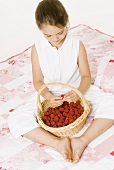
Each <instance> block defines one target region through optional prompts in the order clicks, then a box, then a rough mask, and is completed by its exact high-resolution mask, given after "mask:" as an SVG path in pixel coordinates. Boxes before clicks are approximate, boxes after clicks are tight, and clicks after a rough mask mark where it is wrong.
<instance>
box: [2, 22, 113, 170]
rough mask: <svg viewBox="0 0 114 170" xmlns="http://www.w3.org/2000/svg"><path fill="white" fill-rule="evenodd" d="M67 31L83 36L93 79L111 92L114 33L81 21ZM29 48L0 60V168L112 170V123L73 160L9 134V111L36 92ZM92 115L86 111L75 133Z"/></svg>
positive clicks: (86, 125)
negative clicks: (111, 34)
mask: <svg viewBox="0 0 114 170" xmlns="http://www.w3.org/2000/svg"><path fill="white" fill-rule="evenodd" d="M69 33H70V34H73V35H74V36H76V37H77V38H79V39H80V40H82V41H83V43H84V45H85V47H86V49H87V54H88V60H89V65H90V69H91V74H92V83H94V84H95V85H96V86H99V88H102V89H103V90H104V91H105V92H106V93H107V92H108V93H113V94H114V37H113V36H110V35H107V34H105V33H102V32H100V31H98V30H95V29H92V28H90V27H89V26H86V25H82V24H81V25H78V26H76V27H73V28H71V29H70V31H69ZM30 52H31V47H29V48H28V49H26V50H25V51H23V52H22V53H21V54H18V55H16V56H12V57H11V58H9V59H8V60H6V61H3V62H1V63H0V170H47V169H49V170H84V169H86V170H96V169H100V170H114V126H113V127H111V128H110V129H108V131H106V132H105V133H103V134H102V135H101V136H99V137H98V138H97V139H95V140H94V141H93V142H91V143H90V144H89V145H88V146H87V147H86V149H85V151H84V153H83V155H82V157H81V159H80V161H79V162H78V163H76V164H72V163H68V162H66V161H65V160H64V159H63V158H62V156H61V155H60V154H59V153H58V152H57V151H55V150H54V149H53V148H50V147H48V146H45V145H42V144H38V143H34V142H32V141H30V140H28V139H25V138H21V137H20V138H18V139H15V138H14V137H13V136H12V134H11V133H10V130H9V128H8V124H7V120H8V117H9V115H10V114H11V112H13V111H14V110H15V109H17V108H18V107H20V106H21V105H23V104H24V103H26V102H27V101H28V100H30V98H31V96H32V95H33V93H34V92H35V90H34V87H33V84H32V75H31V61H30ZM93 119H94V117H93V116H92V115H89V116H88V118H87V120H86V123H85V125H84V127H83V128H82V130H81V131H80V132H79V133H78V134H76V135H75V136H79V135H80V134H82V133H83V132H84V131H85V130H86V129H87V127H88V126H89V125H90V124H91V122H92V121H93Z"/></svg>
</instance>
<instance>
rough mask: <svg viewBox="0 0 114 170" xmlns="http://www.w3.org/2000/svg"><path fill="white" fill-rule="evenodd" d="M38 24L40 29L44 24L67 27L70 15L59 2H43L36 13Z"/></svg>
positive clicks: (53, 0) (47, 0)
mask: <svg viewBox="0 0 114 170" xmlns="http://www.w3.org/2000/svg"><path fill="white" fill-rule="evenodd" d="M35 18H36V24H37V26H38V27H39V29H41V28H42V25H43V24H49V25H53V26H58V27H61V26H63V27H64V26H66V25H67V23H68V14H67V12H66V10H65V8H64V6H63V5H62V3H61V2H60V1H59V0H42V1H41V2H40V3H39V4H38V6H37V8H36V11H35Z"/></svg>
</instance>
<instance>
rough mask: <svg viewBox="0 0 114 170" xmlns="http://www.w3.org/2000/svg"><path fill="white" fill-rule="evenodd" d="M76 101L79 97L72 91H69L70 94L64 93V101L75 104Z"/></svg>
mask: <svg viewBox="0 0 114 170" xmlns="http://www.w3.org/2000/svg"><path fill="white" fill-rule="evenodd" d="M78 99H79V97H78V95H77V94H76V93H75V92H74V91H70V92H68V93H66V94H65V96H64V98H63V100H64V101H68V102H75V101H76V100H78Z"/></svg>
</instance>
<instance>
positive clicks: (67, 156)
mask: <svg viewBox="0 0 114 170" xmlns="http://www.w3.org/2000/svg"><path fill="white" fill-rule="evenodd" d="M63 157H64V159H65V160H66V161H68V162H72V158H71V156H70V155H68V153H64V154H63Z"/></svg>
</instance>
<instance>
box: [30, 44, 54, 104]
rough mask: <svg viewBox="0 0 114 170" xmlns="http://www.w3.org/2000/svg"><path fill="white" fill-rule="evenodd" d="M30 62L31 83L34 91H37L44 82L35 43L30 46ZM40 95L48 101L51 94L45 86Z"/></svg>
mask: <svg viewBox="0 0 114 170" xmlns="http://www.w3.org/2000/svg"><path fill="white" fill-rule="evenodd" d="M31 62H32V75H33V84H34V87H35V89H36V91H38V90H39V88H40V87H41V86H42V85H43V84H44V79H43V75H42V71H41V68H40V65H39V59H38V54H37V51H36V47H35V45H33V46H32V50H31ZM41 95H42V96H43V97H44V98H45V99H47V100H49V101H50V98H51V96H52V94H51V93H50V92H49V90H48V89H47V88H45V89H44V90H43V91H42V93H41Z"/></svg>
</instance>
